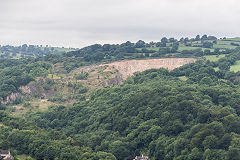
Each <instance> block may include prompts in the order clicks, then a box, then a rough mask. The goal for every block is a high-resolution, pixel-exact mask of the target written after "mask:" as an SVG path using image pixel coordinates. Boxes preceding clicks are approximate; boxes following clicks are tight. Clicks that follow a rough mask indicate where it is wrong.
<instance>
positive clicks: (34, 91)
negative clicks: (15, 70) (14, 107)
mask: <svg viewBox="0 0 240 160" xmlns="http://www.w3.org/2000/svg"><path fill="white" fill-rule="evenodd" d="M45 81H46V80H45V79H43V78H40V79H37V82H38V83H40V84H43V83H45ZM19 89H20V91H21V92H16V93H12V94H10V95H9V96H7V97H6V98H5V99H4V100H3V101H2V104H10V103H13V102H14V101H16V100H17V99H23V98H27V97H33V96H35V95H38V96H40V97H42V98H46V97H48V96H52V95H53V94H54V93H53V91H50V90H49V91H45V90H44V89H43V88H42V87H38V86H37V85H36V83H29V84H28V85H26V86H20V87H19Z"/></svg>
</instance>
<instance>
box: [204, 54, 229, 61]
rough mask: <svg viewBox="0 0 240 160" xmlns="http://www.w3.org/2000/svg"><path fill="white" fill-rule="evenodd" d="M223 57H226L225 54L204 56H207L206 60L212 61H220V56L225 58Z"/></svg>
mask: <svg viewBox="0 0 240 160" xmlns="http://www.w3.org/2000/svg"><path fill="white" fill-rule="evenodd" d="M223 57H225V55H224V54H221V55H219V56H217V55H209V56H204V58H206V60H209V61H211V62H216V61H218V60H219V59H220V58H223Z"/></svg>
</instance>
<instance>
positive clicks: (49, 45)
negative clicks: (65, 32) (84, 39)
mask: <svg viewBox="0 0 240 160" xmlns="http://www.w3.org/2000/svg"><path fill="white" fill-rule="evenodd" d="M200 36H202V35H200ZM207 36H214V35H207ZM187 37H188V36H186V37H181V38H187ZM195 37H196V36H195ZM195 37H194V36H193V37H188V38H189V39H191V38H195ZM214 37H216V38H217V39H222V38H227V39H229V38H240V37H226V36H224V37H217V36H214ZM161 38H163V37H160V38H159V40H152V41H145V40H143V41H144V42H146V43H150V42H158V41H160V40H161ZM166 38H168V39H169V38H175V37H166ZM175 39H177V40H178V41H179V40H180V38H175ZM139 40H142V39H139ZM139 40H137V41H139ZM127 41H129V40H125V41H123V42H120V43H94V44H100V45H104V44H111V45H114V44H122V43H125V42H127ZM137 41H134V42H133V41H130V42H132V43H136V42H137ZM24 44H27V43H23V44H17V45H12V44H4V45H3V44H0V46H7V45H9V46H14V47H19V46H22V45H24ZM94 44H93V43H92V44H89V45H85V46H82V47H72V46H57V45H51V44H44V45H43V44H27V45H28V46H29V45H34V46H39V47H40V46H42V47H57V48H73V49H81V48H84V47H87V46H91V45H94Z"/></svg>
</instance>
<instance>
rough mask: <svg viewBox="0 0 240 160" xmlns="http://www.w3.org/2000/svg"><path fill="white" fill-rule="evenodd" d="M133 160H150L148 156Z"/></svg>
mask: <svg viewBox="0 0 240 160" xmlns="http://www.w3.org/2000/svg"><path fill="white" fill-rule="evenodd" d="M133 160H150V159H149V157H148V156H143V155H142V156H136V157H135V158H134V159H133Z"/></svg>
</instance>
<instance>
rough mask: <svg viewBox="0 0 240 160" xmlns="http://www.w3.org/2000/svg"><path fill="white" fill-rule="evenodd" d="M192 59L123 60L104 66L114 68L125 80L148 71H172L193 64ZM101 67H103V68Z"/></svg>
mask: <svg viewBox="0 0 240 160" xmlns="http://www.w3.org/2000/svg"><path fill="white" fill-rule="evenodd" d="M195 61H196V59H194V58H161V59H147V60H124V61H118V62H113V63H110V64H105V65H107V66H109V67H114V68H115V69H117V70H118V71H119V73H120V74H121V75H122V78H123V79H124V80H125V79H127V77H128V76H132V75H133V73H134V72H143V71H145V70H148V69H159V68H166V69H168V70H173V69H175V68H178V67H181V66H183V65H185V64H188V63H193V62H195ZM105 65H103V66H105Z"/></svg>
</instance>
